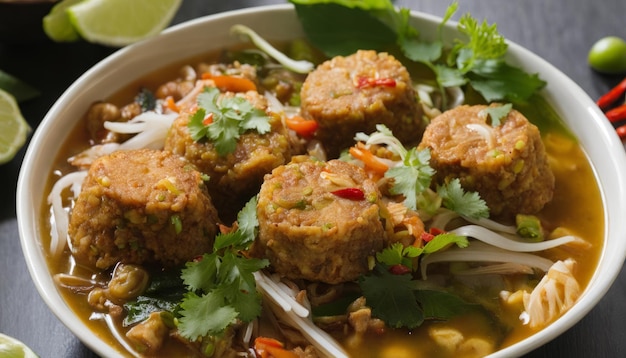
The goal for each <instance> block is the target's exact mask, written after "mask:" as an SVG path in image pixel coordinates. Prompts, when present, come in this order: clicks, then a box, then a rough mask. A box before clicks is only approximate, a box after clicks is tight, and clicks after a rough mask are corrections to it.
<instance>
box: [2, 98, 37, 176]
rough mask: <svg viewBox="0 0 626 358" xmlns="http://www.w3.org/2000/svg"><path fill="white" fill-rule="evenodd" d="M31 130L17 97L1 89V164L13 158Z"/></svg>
mask: <svg viewBox="0 0 626 358" xmlns="http://www.w3.org/2000/svg"><path fill="white" fill-rule="evenodd" d="M28 132H30V126H29V125H28V122H26V120H25V119H24V117H23V116H22V113H21V112H20V108H19V107H18V106H17V102H16V101H15V98H14V97H13V96H12V95H11V94H9V93H8V92H5V91H4V90H2V89H0V164H3V163H6V162H8V161H10V160H11V159H13V157H14V156H15V154H16V153H17V151H18V150H20V148H22V146H23V145H24V143H25V142H26V136H27V135H28Z"/></svg>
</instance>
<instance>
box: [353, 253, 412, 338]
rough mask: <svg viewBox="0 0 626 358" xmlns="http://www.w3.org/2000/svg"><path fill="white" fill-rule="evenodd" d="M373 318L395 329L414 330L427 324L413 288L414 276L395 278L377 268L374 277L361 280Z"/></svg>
mask: <svg viewBox="0 0 626 358" xmlns="http://www.w3.org/2000/svg"><path fill="white" fill-rule="evenodd" d="M359 285H360V287H361V289H362V290H363V295H364V296H365V300H366V302H367V305H368V306H370V307H371V308H372V315H373V316H375V317H378V318H380V319H382V320H383V321H385V323H387V324H388V325H389V326H391V327H394V328H400V327H407V328H415V327H418V326H419V325H421V324H422V323H423V322H424V315H423V314H422V309H421V307H420V306H419V305H418V304H417V301H416V299H415V296H414V293H413V288H412V284H411V275H409V274H405V275H393V274H391V273H389V272H388V271H387V270H386V269H385V268H384V267H383V266H381V265H377V266H376V267H375V269H374V271H373V272H372V274H371V275H368V276H363V277H361V279H360V280H359Z"/></svg>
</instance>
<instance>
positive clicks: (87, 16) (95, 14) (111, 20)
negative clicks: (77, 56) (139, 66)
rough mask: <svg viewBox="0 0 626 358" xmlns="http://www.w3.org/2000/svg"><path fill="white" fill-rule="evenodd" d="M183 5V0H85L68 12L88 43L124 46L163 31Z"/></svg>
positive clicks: (70, 8) (68, 9)
mask: <svg viewBox="0 0 626 358" xmlns="http://www.w3.org/2000/svg"><path fill="white" fill-rule="evenodd" d="M181 3H182V0H132V1H129V0H84V1H81V2H78V3H77V4H74V5H71V6H69V7H68V8H67V9H66V11H67V13H68V15H69V18H70V22H71V23H72V24H73V25H74V28H75V29H76V30H77V31H78V33H79V34H80V36H81V37H82V38H84V39H85V40H87V41H90V42H94V43H99V44H103V45H108V46H125V45H129V44H131V43H134V42H137V41H140V40H143V39H145V38H147V37H150V36H154V35H156V34H158V33H159V32H161V31H162V30H163V29H164V28H166V27H167V26H168V25H169V23H170V22H171V21H172V18H173V17H174V15H175V14H176V12H177V11H178V8H179V7H180V4H181Z"/></svg>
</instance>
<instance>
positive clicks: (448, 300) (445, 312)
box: [415, 290, 476, 320]
mask: <svg viewBox="0 0 626 358" xmlns="http://www.w3.org/2000/svg"><path fill="white" fill-rule="evenodd" d="M415 297H416V298H417V300H418V301H419V303H420V305H421V306H422V310H423V312H424V317H425V319H436V320H446V319H450V318H452V317H454V316H457V315H460V314H463V313H466V312H467V311H469V310H470V309H472V308H474V307H475V306H476V305H473V304H470V303H467V302H465V301H464V300H462V299H461V298H460V297H458V296H456V295H453V294H450V293H447V292H443V291H434V290H419V291H415Z"/></svg>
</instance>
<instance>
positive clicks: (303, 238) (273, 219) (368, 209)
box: [251, 156, 385, 283]
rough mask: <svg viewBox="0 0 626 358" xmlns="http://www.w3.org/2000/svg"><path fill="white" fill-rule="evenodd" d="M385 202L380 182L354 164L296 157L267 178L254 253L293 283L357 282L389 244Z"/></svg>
mask: <svg viewBox="0 0 626 358" xmlns="http://www.w3.org/2000/svg"><path fill="white" fill-rule="evenodd" d="M338 190H339V191H338ZM380 197H381V194H380V192H379V190H378V188H377V186H376V183H374V182H373V181H372V180H370V179H368V177H367V174H366V173H365V172H364V171H363V169H361V168H360V167H358V166H356V165H354V164H350V163H347V162H343V161H339V160H331V161H328V162H322V161H318V160H315V159H312V158H311V157H308V156H296V157H294V158H293V160H292V161H291V162H290V163H289V164H287V165H283V166H280V167H278V168H276V169H274V170H273V171H272V173H271V174H269V175H267V176H266V177H265V180H264V182H263V185H262V186H261V191H260V192H259V198H258V204H257V217H258V220H259V235H258V237H257V239H256V241H255V242H254V244H253V245H252V248H251V254H252V255H253V256H256V257H264V258H267V259H269V261H270V263H271V266H272V268H273V270H275V271H276V272H277V273H279V274H280V275H283V276H285V277H288V278H292V279H306V280H312V281H321V282H327V283H339V282H345V281H351V280H354V279H356V278H357V277H358V276H359V275H361V274H363V273H365V272H367V270H368V264H367V261H368V256H370V255H372V254H374V253H375V252H376V251H379V250H380V249H382V247H383V243H384V241H385V231H384V229H383V225H382V223H381V220H380V217H379V207H380V206H379V200H380Z"/></svg>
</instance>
